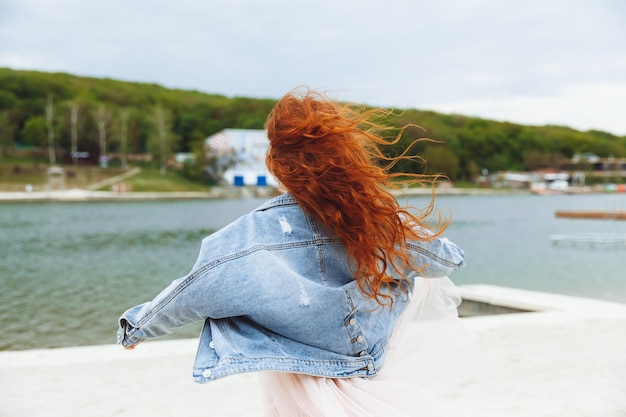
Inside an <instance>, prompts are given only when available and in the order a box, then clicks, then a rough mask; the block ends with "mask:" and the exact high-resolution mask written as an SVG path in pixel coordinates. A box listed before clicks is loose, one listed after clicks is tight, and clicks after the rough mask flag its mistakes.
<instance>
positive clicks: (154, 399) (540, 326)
mask: <svg viewBox="0 0 626 417" xmlns="http://www.w3.org/2000/svg"><path fill="white" fill-rule="evenodd" d="M461 292H462V294H463V296H465V297H467V298H468V299H469V298H472V299H474V300H482V301H484V302H489V303H497V304H502V305H507V306H512V307H515V308H525V309H532V310H535V311H536V312H532V313H518V314H498V315H493V316H478V317H471V318H466V319H463V322H464V323H465V324H466V326H467V327H468V328H469V329H470V330H472V331H473V332H475V334H476V336H477V339H476V342H475V343H474V345H473V346H472V347H471V348H470V349H469V350H468V351H467V352H466V355H465V366H464V367H463V368H462V369H459V371H458V375H457V376H456V379H455V380H452V381H450V390H449V394H447V396H446V397H445V398H444V400H445V401H446V402H447V403H448V404H450V405H451V406H453V407H455V408H457V409H458V410H460V411H461V412H460V413H459V414H458V416H459V417H460V416H465V417H466V416H476V417H478V416H480V417H503V416H506V417H561V416H563V417H624V416H626V305H625V304H619V303H610V302H605V301H598V300H589V299H584V298H578V297H569V296H563V295H557V294H547V293H542V292H536V291H527V290H517V289H511V288H502V287H495V286H487V285H470V286H463V287H461ZM196 343H197V341H196V340H191V339H186V340H171V341H152V342H148V343H144V344H142V345H141V346H140V347H138V348H137V349H136V350H134V351H132V352H128V351H124V350H123V349H121V348H120V347H118V346H115V345H106V346H90V347H74V348H63V349H45V350H29V351H11V352H0V416H2V417H24V416H28V417H39V416H41V417H44V416H45V417H74V416H76V417H86V416H97V417H100V416H102V417H105V416H116V417H125V416H129V417H130V416H133V417H166V416H185V417H195V416H207V415H215V416H226V417H228V416H232V417H248V416H256V417H260V416H261V415H262V414H261V396H260V391H259V388H258V382H257V376H256V375H255V374H243V375H236V376H232V377H227V378H224V379H221V380H218V381H215V382H211V383H210V384H206V385H201V384H194V383H192V382H191V367H192V364H193V357H194V355H195V350H196ZM415 343H419V340H416V341H415ZM416 409H417V410H419V405H418V404H416Z"/></svg>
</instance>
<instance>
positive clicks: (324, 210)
mask: <svg viewBox="0 0 626 417" xmlns="http://www.w3.org/2000/svg"><path fill="white" fill-rule="evenodd" d="M389 113H390V111H383V110H376V109H370V110H365V109H363V108H356V107H354V106H350V105H347V104H344V105H342V104H339V103H337V102H335V101H332V100H330V99H328V98H327V97H325V96H323V95H322V94H320V93H317V92H313V91H310V90H305V91H302V92H298V91H297V90H294V91H291V92H289V93H287V94H286V95H285V96H284V97H283V98H281V99H280V100H279V101H278V103H277V104H276V106H275V107H274V108H273V110H272V112H271V113H270V115H269V117H268V119H267V121H266V123H265V127H266V129H267V134H268V137H269V141H270V147H269V149H268V152H267V166H268V169H269V170H270V172H272V173H273V174H274V175H275V176H276V178H277V179H278V181H279V182H280V184H281V186H282V187H283V188H284V189H285V190H286V191H288V192H289V193H290V194H291V195H292V196H293V197H294V198H295V199H296V201H297V202H298V204H299V205H300V206H301V207H302V209H303V210H304V211H305V212H306V213H308V214H309V215H311V216H313V217H314V218H317V219H319V220H320V221H321V222H322V223H323V224H324V225H325V226H326V227H327V228H328V229H329V230H330V231H331V232H332V233H334V234H335V235H336V236H337V237H339V238H340V239H341V241H342V242H343V244H344V245H345V247H346V249H347V252H348V255H349V257H350V260H351V261H352V262H354V269H355V273H356V276H355V278H356V280H357V283H358V285H359V287H360V288H361V290H362V291H363V293H364V294H365V295H366V296H368V297H371V298H373V299H375V300H376V301H377V302H378V304H380V305H386V304H392V303H393V298H394V297H393V296H392V295H398V294H402V293H408V291H409V290H410V287H411V285H410V281H409V279H408V277H407V276H406V272H407V271H408V270H409V269H415V268H414V267H413V266H412V265H411V260H410V259H409V253H408V251H407V244H406V242H407V240H430V239H434V238H435V237H437V236H439V235H440V234H441V233H442V232H443V229H444V228H445V226H446V225H447V223H446V224H444V222H441V221H440V222H439V225H438V228H439V230H438V231H437V232H435V233H431V232H426V231H425V230H426V226H425V219H426V218H427V217H428V216H429V215H430V214H431V212H432V211H433V207H434V201H433V200H434V196H433V197H432V198H431V202H430V204H429V206H428V207H427V208H425V209H423V210H422V211H420V213H421V214H419V215H413V214H411V213H410V212H409V211H408V210H407V209H405V208H401V207H400V206H399V204H398V202H397V200H396V198H395V197H394V196H393V195H392V194H391V193H390V192H389V191H388V189H389V188H394V186H395V187H398V188H399V187H400V186H401V185H398V183H397V181H390V180H391V179H392V178H395V177H402V178H405V179H409V180H410V181H411V182H416V181H419V182H423V180H427V177H426V176H424V175H420V174H397V173H396V174H390V173H388V170H389V168H391V167H392V166H393V165H394V164H395V163H397V162H398V160H399V159H401V158H406V157H407V156H406V154H407V151H408V149H407V151H405V152H404V153H403V154H402V155H400V156H399V157H397V158H388V157H385V156H384V155H383V153H382V152H381V150H380V149H379V146H384V145H390V144H394V143H396V142H397V141H398V140H399V139H400V135H401V134H402V132H400V133H397V135H396V136H395V137H393V138H392V139H384V138H383V137H382V136H380V133H381V132H383V131H385V128H384V127H383V126H380V125H379V124H377V123H376V122H375V121H374V120H378V119H379V118H380V117H381V116H384V115H388V114H389ZM381 161H382V162H386V165H385V166H384V167H381V166H379V165H378V164H379V163H380V162H381ZM416 226H422V228H419V227H416ZM389 266H391V267H392V268H394V269H395V270H396V271H397V272H398V273H399V274H400V276H401V277H402V278H401V281H400V282H398V280H397V279H395V278H394V277H393V276H392V275H390V274H389V273H388V267H389Z"/></svg>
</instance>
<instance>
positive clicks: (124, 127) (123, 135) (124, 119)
mask: <svg viewBox="0 0 626 417" xmlns="http://www.w3.org/2000/svg"><path fill="white" fill-rule="evenodd" d="M127 155H128V109H122V110H121V111H120V158H121V164H122V168H123V169H126V168H128V162H127Z"/></svg>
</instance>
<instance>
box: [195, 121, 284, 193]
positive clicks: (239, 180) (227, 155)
mask: <svg viewBox="0 0 626 417" xmlns="http://www.w3.org/2000/svg"><path fill="white" fill-rule="evenodd" d="M205 144H206V146H207V148H209V149H210V152H211V153H212V154H213V155H215V156H217V157H218V158H223V159H224V160H226V161H228V160H231V161H233V164H232V165H230V164H229V165H230V166H229V167H228V168H227V169H226V170H225V171H224V172H223V173H222V174H221V177H222V179H223V180H224V182H226V183H228V184H230V185H235V186H244V185H257V186H265V185H269V186H273V187H277V186H278V182H277V181H276V179H275V178H274V176H273V175H272V174H270V172H269V171H268V169H267V166H266V165H265V155H266V153H267V149H268V146H269V140H268V139H267V132H266V131H265V130H262V129H224V130H222V131H221V132H218V133H216V134H214V135H211V136H209V137H208V138H206V141H205Z"/></svg>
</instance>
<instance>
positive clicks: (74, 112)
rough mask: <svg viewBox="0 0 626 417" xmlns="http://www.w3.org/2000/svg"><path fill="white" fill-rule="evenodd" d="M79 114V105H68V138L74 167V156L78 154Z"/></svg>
mask: <svg viewBox="0 0 626 417" xmlns="http://www.w3.org/2000/svg"><path fill="white" fill-rule="evenodd" d="M79 113H80V104H78V103H76V102H72V103H70V136H71V138H72V142H71V155H72V164H74V165H76V160H77V158H76V155H77V152H78V116H79Z"/></svg>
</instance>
